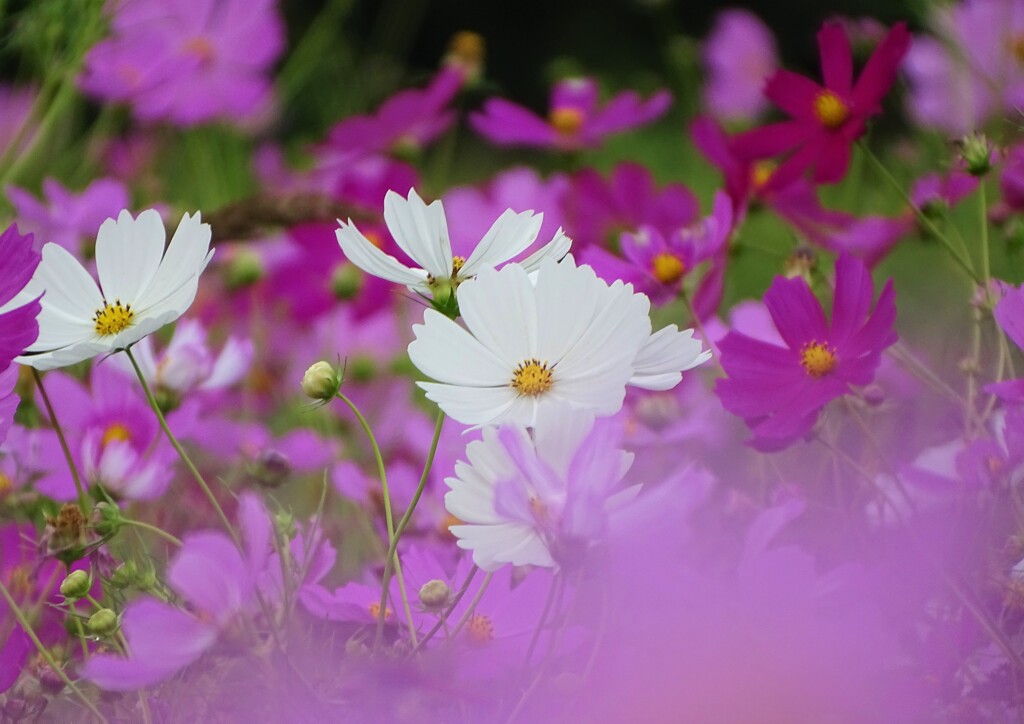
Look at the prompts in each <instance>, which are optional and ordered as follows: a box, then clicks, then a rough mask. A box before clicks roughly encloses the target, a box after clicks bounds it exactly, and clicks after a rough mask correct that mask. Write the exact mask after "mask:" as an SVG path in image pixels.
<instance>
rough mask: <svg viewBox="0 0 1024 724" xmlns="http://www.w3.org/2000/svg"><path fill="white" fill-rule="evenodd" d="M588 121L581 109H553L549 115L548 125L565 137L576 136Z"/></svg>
mask: <svg viewBox="0 0 1024 724" xmlns="http://www.w3.org/2000/svg"><path fill="white" fill-rule="evenodd" d="M585 120H586V116H584V114H583V111H581V110H580V109H579V108H553V109H551V113H549V114H548V123H550V124H551V126H552V127H553V128H554V129H555V130H556V131H558V132H559V133H561V134H562V135H563V136H572V135H575V134H576V133H577V132H578V131H579V130H580V128H582V127H583V121H585Z"/></svg>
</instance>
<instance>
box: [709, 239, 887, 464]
mask: <svg viewBox="0 0 1024 724" xmlns="http://www.w3.org/2000/svg"><path fill="white" fill-rule="evenodd" d="M873 297H874V285H873V284H872V281H871V275H870V273H869V272H868V270H867V267H865V266H864V264H863V263H862V262H861V261H859V260H857V259H855V258H854V257H852V256H850V255H848V254H843V255H841V256H840V257H839V260H838V261H837V262H836V289H835V299H834V301H833V307H832V324H831V325H829V323H828V321H827V320H826V318H825V312H824V310H823V309H822V306H821V302H819V301H818V300H817V299H816V298H815V296H814V294H813V293H812V292H811V289H810V287H809V286H807V282H805V281H804V280H803V279H802V278H796V279H785V278H783V277H777V278H776V279H775V281H774V282H773V283H772V285H771V287H769V289H768V291H767V292H766V293H765V296H764V303H765V305H766V306H767V307H768V312H769V314H770V315H771V318H772V322H773V323H774V324H775V327H776V329H777V330H778V333H779V335H780V336H781V338H782V341H783V343H784V345H785V346H779V345H776V344H771V343H768V342H764V341H761V340H758V339H754V338H752V337H748V336H747V335H745V334H741V333H739V332H736V331H732V332H729V334H727V335H726V336H725V339H723V340H722V341H721V342H720V343H719V349H720V351H721V361H722V368H723V369H724V370H725V373H726V375H728V377H727V378H726V379H723V380H719V381H718V384H717V386H716V388H715V391H716V392H717V394H718V396H719V398H720V399H721V400H722V405H723V406H724V407H725V409H726V410H728V411H729V412H732V413H733V414H735V415H739V416H740V417H742V418H743V419H744V421H746V423H747V425H748V426H749V427H750V429H751V430H752V431H753V433H754V435H755V436H756V439H755V440H754V445H755V447H759V448H762V449H779V448H781V447H784V446H786V445H788V444H789V443H790V442H793V441H794V440H796V439H798V438H800V437H802V436H803V435H806V434H807V433H808V432H810V430H811V428H812V427H813V425H814V423H815V421H816V420H817V417H818V411H819V410H821V408H822V407H823V406H824V405H825V404H826V403H828V402H829V401H831V400H833V399H835V398H837V397H841V396H842V395H844V394H846V392H847V391H848V390H849V388H850V385H866V384H868V383H870V382H871V380H872V379H873V378H874V375H875V370H876V369H877V368H878V364H879V362H880V360H881V354H882V351H883V350H885V349H886V348H887V347H889V346H890V345H892V344H893V343H894V342H896V332H895V330H894V329H893V323H894V322H895V321H896V304H895V299H894V297H895V294H894V292H893V288H892V282H891V281H890V282H887V283H886V285H885V288H884V289H883V290H882V294H881V296H880V297H879V298H878V302H877V304H876V305H875V308H874V311H873V312H872V311H870V309H871V301H872V298H873Z"/></svg>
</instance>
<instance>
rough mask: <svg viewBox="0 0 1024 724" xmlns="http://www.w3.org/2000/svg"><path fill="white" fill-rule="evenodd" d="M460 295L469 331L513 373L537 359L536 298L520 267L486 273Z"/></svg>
mask: <svg viewBox="0 0 1024 724" xmlns="http://www.w3.org/2000/svg"><path fill="white" fill-rule="evenodd" d="M457 294H458V299H459V311H460V313H461V314H462V319H463V321H464V322H465V323H466V327H467V328H468V329H469V331H470V332H472V333H473V336H475V337H476V338H477V339H479V340H480V341H481V342H482V343H483V344H484V346H485V347H487V348H488V349H490V350H492V351H493V352H494V353H495V354H496V355H497V357H499V358H500V359H501V360H502V361H503V362H506V363H511V365H512V369H513V370H514V369H515V367H516V366H517V365H518V364H519V363H520V362H522V361H524V360H527V359H531V358H533V357H536V356H537V303H536V299H535V297H536V294H535V292H534V289H533V285H532V284H531V283H530V279H529V277H527V276H526V272H524V271H523V270H522V268H520V267H519V265H517V264H508V265H507V266H505V267H503V268H502V269H501V270H497V271H496V270H494V269H484V270H482V271H481V272H480V274H479V275H478V276H477V277H476V278H475V279H469V280H467V281H465V282H463V283H462V284H460V285H459V289H458V292H457Z"/></svg>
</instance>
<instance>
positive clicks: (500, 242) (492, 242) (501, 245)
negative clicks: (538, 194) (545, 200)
mask: <svg viewBox="0 0 1024 724" xmlns="http://www.w3.org/2000/svg"><path fill="white" fill-rule="evenodd" d="M543 223H544V214H537V215H536V216H534V214H533V212H532V211H524V212H522V213H520V214H517V213H516V212H514V211H513V210H512V209H506V210H505V211H503V212H502V214H501V216H499V217H498V219H497V220H496V221H495V222H494V223H493V224H492V225H491V228H490V229H488V230H487V233H486V234H484V236H483V238H482V239H481V240H480V243H479V244H477V245H476V248H475V249H473V253H472V254H470V255H469V258H468V259H466V263H465V264H464V265H463V267H462V272H461V274H462V276H465V277H472V276H475V275H476V274H478V273H479V272H480V270H481V269H485V268H487V267H496V266H498V265H499V264H501V263H502V262H506V261H508V260H509V259H511V258H513V257H514V256H516V255H518V254H519V253H520V252H521V251H523V250H524V249H525V248H526V247H528V246H529V245H530V244H532V243H533V242H534V240H535V239H536V238H537V233H538V232H539V231H540V227H541V224H543Z"/></svg>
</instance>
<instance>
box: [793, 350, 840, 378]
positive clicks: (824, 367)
mask: <svg viewBox="0 0 1024 724" xmlns="http://www.w3.org/2000/svg"><path fill="white" fill-rule="evenodd" d="M838 362H839V360H837V359H836V354H835V352H834V351H833V350H831V349H829V347H828V345H825V344H822V343H821V342H808V343H807V344H805V345H804V346H803V348H802V349H801V350H800V364H802V365H803V367H804V369H805V370H807V374H809V375H810V376H811V377H824V376H825V375H827V374H828V373H829V372H831V371H832V370H834V369H835V368H836V364H837V363H838Z"/></svg>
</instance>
